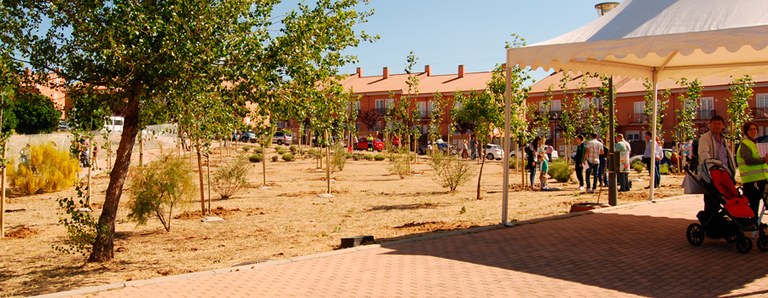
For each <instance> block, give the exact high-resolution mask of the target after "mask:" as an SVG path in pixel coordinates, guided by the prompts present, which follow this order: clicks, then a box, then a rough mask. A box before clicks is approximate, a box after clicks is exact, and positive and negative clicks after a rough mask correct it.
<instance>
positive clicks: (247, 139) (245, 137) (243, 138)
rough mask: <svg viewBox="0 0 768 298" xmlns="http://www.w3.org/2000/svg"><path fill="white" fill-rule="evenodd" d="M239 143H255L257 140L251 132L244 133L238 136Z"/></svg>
mask: <svg viewBox="0 0 768 298" xmlns="http://www.w3.org/2000/svg"><path fill="white" fill-rule="evenodd" d="M239 141H240V142H244V143H256V142H257V141H258V139H257V138H256V133H255V132H253V131H245V132H243V133H241V134H240V140H239Z"/></svg>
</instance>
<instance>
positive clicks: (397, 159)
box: [366, 151, 410, 179]
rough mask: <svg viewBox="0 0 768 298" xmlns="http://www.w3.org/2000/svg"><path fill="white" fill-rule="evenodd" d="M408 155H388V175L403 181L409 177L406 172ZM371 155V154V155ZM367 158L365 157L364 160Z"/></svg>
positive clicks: (394, 153)
mask: <svg viewBox="0 0 768 298" xmlns="http://www.w3.org/2000/svg"><path fill="white" fill-rule="evenodd" d="M407 154H408V153H407V152H403V153H398V152H396V151H395V152H392V153H389V154H388V159H389V173H390V174H392V175H397V176H400V179H404V178H405V176H407V175H410V173H409V172H408V170H409V167H408V155H407ZM371 155H373V154H371ZM367 157H368V156H367V155H366V159H368V158H367Z"/></svg>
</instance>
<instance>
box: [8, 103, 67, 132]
mask: <svg viewBox="0 0 768 298" xmlns="http://www.w3.org/2000/svg"><path fill="white" fill-rule="evenodd" d="M12 109H13V113H14V114H15V116H16V119H17V120H18V121H19V123H18V124H17V125H16V132H18V133H21V134H37V133H41V132H51V131H53V130H54V129H56V127H58V126H59V120H60V119H61V112H59V110H57V109H56V106H55V105H54V104H53V101H51V100H50V99H49V98H48V97H45V96H43V95H40V94H36V93H19V94H18V95H17V96H16V102H15V104H14V106H13V108H12Z"/></svg>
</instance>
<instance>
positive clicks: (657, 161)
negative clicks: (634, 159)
mask: <svg viewBox="0 0 768 298" xmlns="http://www.w3.org/2000/svg"><path fill="white" fill-rule="evenodd" d="M651 137H652V135H651V132H650V131H646V132H645V152H643V163H645V166H646V167H648V175H649V176H650V175H651V161H653V162H654V165H655V169H656V170H655V171H654V173H653V176H650V177H652V179H651V180H652V181H651V182H650V184H649V186H648V187H646V189H647V188H650V187H651V186H650V185H653V187H655V188H659V186H660V185H661V172H660V171H659V166H660V165H661V157H662V156H663V154H664V153H663V152H662V150H661V146H659V144H658V143H656V142H654V141H653V140H652V139H651ZM652 146H656V156H655V157H653V158H652V157H651V148H652Z"/></svg>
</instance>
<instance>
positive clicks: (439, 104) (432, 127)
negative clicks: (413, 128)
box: [427, 92, 448, 144]
mask: <svg viewBox="0 0 768 298" xmlns="http://www.w3.org/2000/svg"><path fill="white" fill-rule="evenodd" d="M447 107H448V100H447V99H445V98H443V95H442V94H440V93H439V92H435V94H434V95H432V110H430V111H429V113H430V119H429V140H428V141H427V142H429V143H432V144H435V142H437V139H439V138H441V135H442V127H441V126H442V123H443V115H444V114H445V109H446V108H447Z"/></svg>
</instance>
